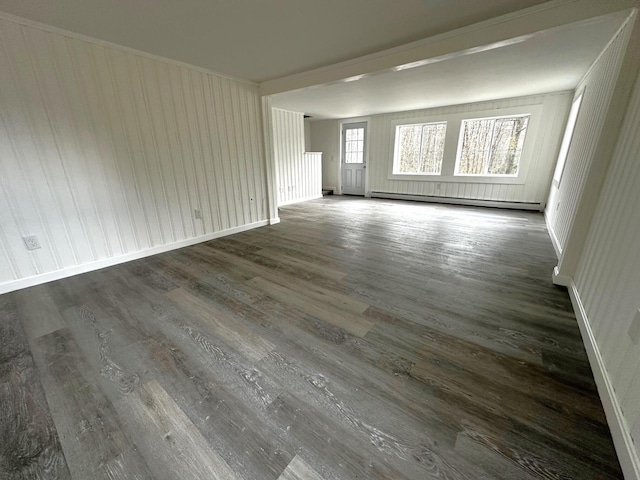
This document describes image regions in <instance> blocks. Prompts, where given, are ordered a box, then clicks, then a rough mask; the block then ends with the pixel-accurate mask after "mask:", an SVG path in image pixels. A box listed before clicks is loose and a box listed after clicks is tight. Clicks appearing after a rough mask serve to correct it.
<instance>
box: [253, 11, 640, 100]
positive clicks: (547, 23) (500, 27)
mask: <svg viewBox="0 0 640 480" xmlns="http://www.w3.org/2000/svg"><path fill="white" fill-rule="evenodd" d="M639 6H640V0H607V1H602V0H553V1H550V2H547V3H543V4H540V5H536V6H534V7H530V8H527V9H524V10H520V11H518V12H514V13H510V14H507V15H502V16H500V17H496V18H494V19H491V20H487V21H484V22H480V23H476V24H474V25H470V26H468V27H463V28H459V29H456V30H452V31H450V32H447V33H444V34H440V35H436V36H433V37H429V38H426V39H423V40H418V41H416V42H412V43H408V44H406V45H402V46H399V47H395V48H391V49H388V50H383V51H381V52H377V53H373V54H370V55H366V56H363V57H358V58H355V59H352V60H347V61H345V62H340V63H336V64H334V65H330V66H327V67H321V68H317V69H314V70H309V71H306V72H302V73H297V74H294V75H289V76H286V77H282V78H278V79H274V80H269V81H267V82H263V83H262V84H260V93H261V94H262V95H274V94H278V93H283V92H288V91H291V90H298V89H301V88H307V87H311V86H316V85H325V84H330V83H334V82H340V81H345V80H350V79H354V80H355V79H357V78H360V77H361V76H365V75H370V74H373V73H376V72H381V71H386V70H390V71H393V70H397V67H400V66H411V64H414V63H416V62H425V61H428V60H435V61H437V59H439V58H447V57H450V56H455V55H457V54H461V53H462V54H464V52H473V51H474V50H476V49H477V48H478V47H485V46H489V47H490V46H500V45H502V44H505V43H508V42H510V41H513V39H518V38H522V37H523V36H527V35H532V34H535V33H536V32H540V31H542V30H548V29H550V28H554V27H558V26H561V25H566V24H568V23H574V22H579V21H583V20H587V19H589V18H593V17H598V16H601V15H607V14H610V13H614V12H618V11H621V10H626V9H630V8H633V7H639Z"/></svg>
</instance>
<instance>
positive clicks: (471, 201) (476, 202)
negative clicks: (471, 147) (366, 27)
mask: <svg viewBox="0 0 640 480" xmlns="http://www.w3.org/2000/svg"><path fill="white" fill-rule="evenodd" d="M371 197H372V198H388V199H390V200H413V201H416V202H430V203H447V204H451V205H469V206H473V207H495V208H510V209H516V210H535V211H538V212H542V211H543V210H544V207H543V206H542V204H541V203H533V202H507V201H503V200H480V199H475V198H458V197H438V196H435V195H411V194H408V193H389V192H376V191H372V192H371Z"/></svg>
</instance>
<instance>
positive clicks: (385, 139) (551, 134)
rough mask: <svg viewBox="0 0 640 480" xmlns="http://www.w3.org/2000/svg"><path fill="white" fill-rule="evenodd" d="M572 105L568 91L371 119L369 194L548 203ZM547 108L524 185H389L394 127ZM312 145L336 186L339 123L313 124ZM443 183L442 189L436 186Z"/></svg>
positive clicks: (419, 182)
mask: <svg viewBox="0 0 640 480" xmlns="http://www.w3.org/2000/svg"><path fill="white" fill-rule="evenodd" d="M569 102H570V94H569V93H568V92H560V93H554V94H547V95H536V96H529V97H519V98H512V99H505V100H495V101H491V102H481V103H473V104H465V105H454V106H447V107H440V108H432V109H425V110H413V111H409V112H397V113H389V114H382V115H374V116H372V117H370V118H369V163H368V168H369V179H368V180H369V184H368V187H367V190H368V191H376V192H385V193H394V194H408V195H427V196H436V197H437V196H439V197H450V198H458V199H473V200H492V201H506V202H525V203H541V204H544V202H545V200H546V198H547V195H548V193H549V183H550V182H551V175H552V173H553V172H552V170H553V168H554V166H555V160H556V155H557V152H558V149H559V147H560V141H561V135H562V127H563V125H564V122H565V121H566V117H567V114H568V108H569V106H570V105H569ZM526 105H542V118H541V129H540V131H539V134H538V138H537V139H536V146H535V149H534V155H533V157H532V162H531V165H530V167H529V169H528V171H527V177H526V179H525V182H524V184H520V185H509V184H501V183H466V182H443V181H442V180H440V179H438V178H437V177H433V180H432V181H427V180H390V179H389V178H388V176H389V165H390V164H391V162H393V147H394V145H393V142H394V129H395V127H394V122H395V121H397V120H407V121H411V119H413V118H420V117H431V116H437V115H449V114H456V113H466V112H468V113H473V112H476V111H483V110H494V109H495V110H499V109H501V108H510V107H521V106H526ZM311 146H312V148H313V149H314V150H317V151H322V152H323V153H324V156H323V184H324V185H325V186H331V187H333V188H335V187H337V183H338V177H339V162H340V121H339V120H318V121H314V122H311ZM438 183H440V189H439V190H438V189H437V184H438Z"/></svg>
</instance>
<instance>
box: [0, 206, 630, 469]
mask: <svg viewBox="0 0 640 480" xmlns="http://www.w3.org/2000/svg"><path fill="white" fill-rule="evenodd" d="M280 215H281V218H282V223H280V224H279V225H275V226H270V227H264V228H260V229H256V230H251V231H248V232H244V233H241V234H238V235H234V236H230V237H225V238H222V239H218V240H214V241H210V242H206V243H202V244H198V245H195V246H192V247H188V248H184V249H180V250H176V251H172V252H169V253H166V254H162V255H156V256H153V257H149V258H145V259H142V260H138V261H135V262H130V263H127V264H123V265H119V266H115V267H111V268H107V269H104V270H100V271H96V272H91V273H88V274H84V275H79V276H76V277H71V278H68V279H65V280H60V281H57V282H53V283H49V284H46V285H41V286H38V287H33V288H29V289H25V290H22V291H19V292H14V293H11V294H7V295H3V296H0V315H1V316H2V323H1V324H0V340H1V341H2V351H1V352H0V437H1V438H2V441H1V442H0V479H14V478H15V479H22V478H43V479H46V478H52V479H53V478H55V479H58V478H59V479H67V478H73V479H76V480H85V479H89V478H90V479H102V478H105V479H114V478H115V479H165V478H166V479H177V478H183V479H214V478H220V479H243V480H264V479H267V480H269V479H271V480H278V479H280V480H293V479H305V480H319V479H327V480H329V479H393V480H402V479H469V480H471V479H473V480H476V479H592V478H593V479H596V478H597V479H615V478H622V474H621V471H620V468H619V465H618V463H617V460H616V456H615V452H614V449H613V445H612V442H611V437H610V434H609V430H608V428H607V424H606V420H605V417H604V414H603V411H602V406H601V404H600V401H599V399H598V394H597V390H596V387H595V385H594V381H593V377H592V375H591V371H590V368H589V363H588V360H587V357H586V354H585V351H584V348H583V345H582V342H581V338H580V333H579V330H578V326H577V324H576V320H575V317H574V315H573V313H572V309H571V304H570V301H569V298H568V295H567V292H566V291H565V290H563V289H560V288H557V287H554V286H553V285H552V284H551V281H550V277H551V271H552V268H553V266H554V265H555V257H554V252H553V249H552V246H551V243H550V240H549V237H548V234H547V232H546V229H545V226H544V221H543V218H542V216H541V215H539V214H536V213H527V212H516V211H500V210H495V209H483V208H467V207H457V206H443V205H430V204H419V203H410V202H400V201H382V200H370V199H360V198H339V197H325V198H323V199H320V200H316V201H312V202H307V203H304V204H298V205H292V206H288V207H286V208H283V209H281V211H280Z"/></svg>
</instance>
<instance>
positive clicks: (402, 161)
mask: <svg viewBox="0 0 640 480" xmlns="http://www.w3.org/2000/svg"><path fill="white" fill-rule="evenodd" d="M446 133H447V122H437V123H421V124H416V125H398V126H397V127H396V145H395V154H394V158H393V173H394V174H413V175H439V174H440V172H441V171H442V158H443V156H444V139H445V136H446Z"/></svg>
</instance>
